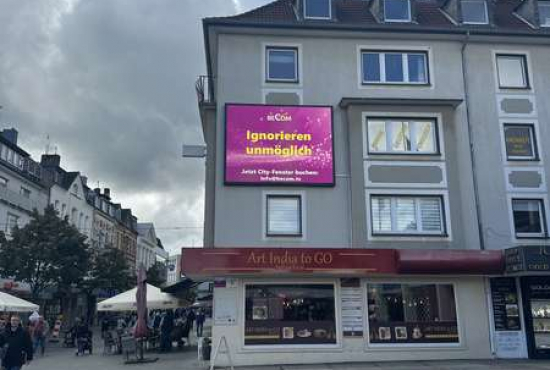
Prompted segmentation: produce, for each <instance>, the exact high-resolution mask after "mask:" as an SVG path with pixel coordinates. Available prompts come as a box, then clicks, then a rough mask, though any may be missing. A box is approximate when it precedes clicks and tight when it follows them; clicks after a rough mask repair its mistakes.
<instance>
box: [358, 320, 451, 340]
mask: <svg viewBox="0 0 550 370" xmlns="http://www.w3.org/2000/svg"><path fill="white" fill-rule="evenodd" d="M369 329H370V342H371V343H458V342H459V336H458V325H457V323H456V321H437V322H391V323H374V322H371V323H369Z"/></svg>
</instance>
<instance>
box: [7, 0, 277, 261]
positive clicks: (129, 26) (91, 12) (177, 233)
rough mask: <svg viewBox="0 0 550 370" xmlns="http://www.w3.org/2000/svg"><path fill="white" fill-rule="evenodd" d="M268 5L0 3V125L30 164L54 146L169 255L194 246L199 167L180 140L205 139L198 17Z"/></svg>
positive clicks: (250, 0)
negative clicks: (152, 230)
mask: <svg viewBox="0 0 550 370" xmlns="http://www.w3.org/2000/svg"><path fill="white" fill-rule="evenodd" d="M268 2H269V0H111V1H102V0H40V1H33V0H2V4H1V5H2V10H1V11H0V40H2V46H1V47H0V106H3V109H2V110H0V127H2V128H3V127H15V128H16V129H17V130H18V131H19V144H20V145H21V146H22V147H23V149H25V150H27V151H28V152H30V153H31V154H32V156H33V158H34V159H35V160H40V155H41V154H43V153H44V152H45V150H46V146H47V144H48V143H49V144H50V147H51V148H54V147H56V148H57V153H58V154H60V155H61V165H62V167H63V168H64V169H66V170H68V171H80V172H81V173H82V174H83V175H86V176H88V177H89V179H90V180H89V186H90V187H92V188H94V187H97V184H98V183H99V185H100V187H101V188H105V187H108V188H111V193H112V197H113V199H114V201H115V202H117V203H122V205H123V207H127V208H132V210H133V211H134V214H135V215H136V216H137V217H138V218H139V221H141V222H149V221H152V222H154V223H155V226H156V229H157V234H158V236H159V237H160V238H161V239H162V241H163V243H164V244H165V246H166V247H167V249H169V250H170V251H171V252H174V251H177V250H178V249H179V247H182V246H192V245H195V246H198V245H201V244H202V219H203V192H204V162H203V161H202V160H193V159H183V158H181V145H182V143H188V144H196V143H203V139H202V132H201V128H200V121H199V116H198V110H197V102H196V96H195V91H194V83H195V79H196V77H197V76H199V75H201V74H205V70H206V67H205V62H204V48H203V34H202V25H201V19H202V18H203V17H210V16H222V15H231V14H235V13H236V12H242V11H246V10H249V9H251V8H254V7H257V6H260V5H263V4H265V3H268ZM48 137H49V141H48V140H47V138H48ZM50 152H53V149H52V150H50Z"/></svg>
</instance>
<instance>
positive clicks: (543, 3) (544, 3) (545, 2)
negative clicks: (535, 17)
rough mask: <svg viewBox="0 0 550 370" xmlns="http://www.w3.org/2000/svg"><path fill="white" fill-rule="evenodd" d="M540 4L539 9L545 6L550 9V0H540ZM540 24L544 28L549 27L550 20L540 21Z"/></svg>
mask: <svg viewBox="0 0 550 370" xmlns="http://www.w3.org/2000/svg"><path fill="white" fill-rule="evenodd" d="M538 6H539V9H540V8H543V7H544V8H548V10H549V11H550V1H548V0H539V1H538ZM539 12H540V10H539ZM540 26H541V27H544V28H548V27H550V21H549V22H548V23H542V22H540Z"/></svg>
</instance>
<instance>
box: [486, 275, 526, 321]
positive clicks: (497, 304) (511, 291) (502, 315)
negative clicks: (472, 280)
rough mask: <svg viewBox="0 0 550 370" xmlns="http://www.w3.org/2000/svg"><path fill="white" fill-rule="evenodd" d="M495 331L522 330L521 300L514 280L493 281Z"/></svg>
mask: <svg viewBox="0 0 550 370" xmlns="http://www.w3.org/2000/svg"><path fill="white" fill-rule="evenodd" d="M491 299H492V301H493V320H494V323H495V331H497V332H498V331H518V330H521V319H520V316H519V298H518V291H517V287H516V281H515V279H514V278H493V279H491Z"/></svg>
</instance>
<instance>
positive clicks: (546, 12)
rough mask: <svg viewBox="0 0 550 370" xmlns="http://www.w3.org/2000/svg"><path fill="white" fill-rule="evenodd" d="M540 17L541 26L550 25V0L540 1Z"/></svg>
mask: <svg viewBox="0 0 550 370" xmlns="http://www.w3.org/2000/svg"><path fill="white" fill-rule="evenodd" d="M539 17H540V26H541V27H550V1H539Z"/></svg>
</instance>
